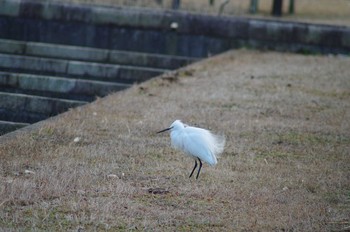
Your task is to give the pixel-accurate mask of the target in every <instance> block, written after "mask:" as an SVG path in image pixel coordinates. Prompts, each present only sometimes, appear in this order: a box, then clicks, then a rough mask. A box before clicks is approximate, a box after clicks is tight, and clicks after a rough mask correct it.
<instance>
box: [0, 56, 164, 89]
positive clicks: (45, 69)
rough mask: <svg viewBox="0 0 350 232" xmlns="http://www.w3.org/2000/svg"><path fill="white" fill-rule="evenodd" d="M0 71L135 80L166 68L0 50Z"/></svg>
mask: <svg viewBox="0 0 350 232" xmlns="http://www.w3.org/2000/svg"><path fill="white" fill-rule="evenodd" d="M0 61H1V62H0V71H10V72H24V73H32V74H41V75H52V76H67V77H72V78H80V79H92V80H99V81H111V82H121V83H134V82H142V81H146V80H148V79H150V78H152V77H154V76H157V75H160V74H162V73H164V72H166V71H168V70H166V69H155V68H140V67H133V66H122V65H112V64H101V63H94V62H85V61H75V60H73V61H72V60H62V59H52V58H41V57H31V56H23V55H11V54H0Z"/></svg>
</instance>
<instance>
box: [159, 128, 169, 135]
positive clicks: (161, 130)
mask: <svg viewBox="0 0 350 232" xmlns="http://www.w3.org/2000/svg"><path fill="white" fill-rule="evenodd" d="M171 129H172V127H169V128H166V129H164V130H161V131H158V132H157V134H159V133H162V132H165V131H168V130H171Z"/></svg>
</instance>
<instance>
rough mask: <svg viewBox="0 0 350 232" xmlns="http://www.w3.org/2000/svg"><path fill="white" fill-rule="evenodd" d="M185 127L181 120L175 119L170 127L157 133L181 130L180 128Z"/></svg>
mask: <svg viewBox="0 0 350 232" xmlns="http://www.w3.org/2000/svg"><path fill="white" fill-rule="evenodd" d="M184 127H185V125H184V124H183V123H182V122H181V121H180V120H175V121H174V122H173V123H172V124H171V125H170V127H169V128H166V129H164V130H161V131H158V132H157V133H162V132H165V131H168V130H179V129H183V128H184Z"/></svg>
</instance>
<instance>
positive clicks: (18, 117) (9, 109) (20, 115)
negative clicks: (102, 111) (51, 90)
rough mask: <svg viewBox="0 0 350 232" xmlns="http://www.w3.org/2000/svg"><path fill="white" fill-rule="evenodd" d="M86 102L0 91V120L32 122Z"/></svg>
mask: <svg viewBox="0 0 350 232" xmlns="http://www.w3.org/2000/svg"><path fill="white" fill-rule="evenodd" d="M86 103H87V102H86V101H77V100H66V99H57V98H50V97H41V96H32V95H26V94H16V93H4V92H0V120H2V121H11V122H22V123H34V122H37V121H40V120H43V119H46V118H48V117H51V116H54V115H57V114H59V113H63V112H65V111H67V110H68V109H70V108H73V107H77V106H81V105H84V104H86Z"/></svg>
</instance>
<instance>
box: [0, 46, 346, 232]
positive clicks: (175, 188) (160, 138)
mask: <svg viewBox="0 0 350 232" xmlns="http://www.w3.org/2000/svg"><path fill="white" fill-rule="evenodd" d="M349 61H350V60H349V58H346V57H326V56H302V55H293V54H280V53H274V52H256V51H245V50H240V51H231V52H228V53H226V54H223V55H220V56H218V57H214V58H212V59H209V60H207V61H204V62H201V63H197V64H194V65H192V66H189V67H187V68H186V69H184V70H180V71H178V72H176V73H172V74H167V76H168V77H169V76H173V77H175V78H172V79H171V78H162V77H160V78H156V79H153V80H151V81H148V82H146V83H142V84H140V85H135V86H133V87H132V88H131V89H128V90H126V91H123V92H118V93H115V94H112V95H110V96H108V97H106V98H103V99H99V100H97V101H96V102H94V103H92V104H89V105H86V106H84V107H80V108H77V109H72V110H70V111H69V112H67V113H65V114H63V115H60V116H59V117H57V118H54V119H53V120H51V121H47V122H45V123H42V124H41V125H39V126H37V127H36V128H35V129H33V130H31V131H29V132H27V133H24V134H22V133H18V134H17V135H16V136H15V137H12V139H11V138H10V139H6V140H2V142H1V147H0V158H1V164H0V228H1V229H0V230H16V231H17V230H23V231H28V230H48V229H50V230H62V231H67V230H68V231H69V230H77V229H79V228H80V229H83V230H86V231H87V230H97V231H100V230H111V231H115V230H152V231H153V230H156V231H164V230H165V231H169V230H170V231H174V230H177V231H187V230H193V231H203V230H213V231H223V230H233V231H252V230H253V231H273V230H276V231H280V230H281V231H330V230H342V229H346V228H349V226H350V220H349V219H350V183H349V178H350V166H349V163H350V156H349V144H350V126H349V122H350V80H349V76H350V68H349V63H350V62H349ZM175 119H182V120H183V121H184V122H186V123H189V124H192V125H193V124H195V125H198V126H202V127H206V128H210V129H212V130H214V131H215V132H222V133H224V134H225V135H226V137H227V146H226V149H225V151H224V154H223V155H222V157H221V158H220V159H219V163H218V165H217V166H216V167H213V168H211V167H209V166H207V165H205V166H204V167H203V169H202V173H201V176H200V178H199V180H197V181H196V180H195V179H189V178H188V175H189V172H190V171H191V169H192V166H193V161H192V160H190V159H189V158H187V157H185V156H184V155H182V154H181V153H179V152H177V151H174V150H173V149H171V148H170V146H169V136H168V135H156V134H155V133H154V132H155V131H157V130H159V129H162V128H164V127H166V126H168V125H169V124H170V123H171V122H172V121H173V120H175ZM76 137H79V138H80V141H79V142H74V139H75V138H76ZM26 170H27V173H26ZM28 171H31V172H33V173H28Z"/></svg>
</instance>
